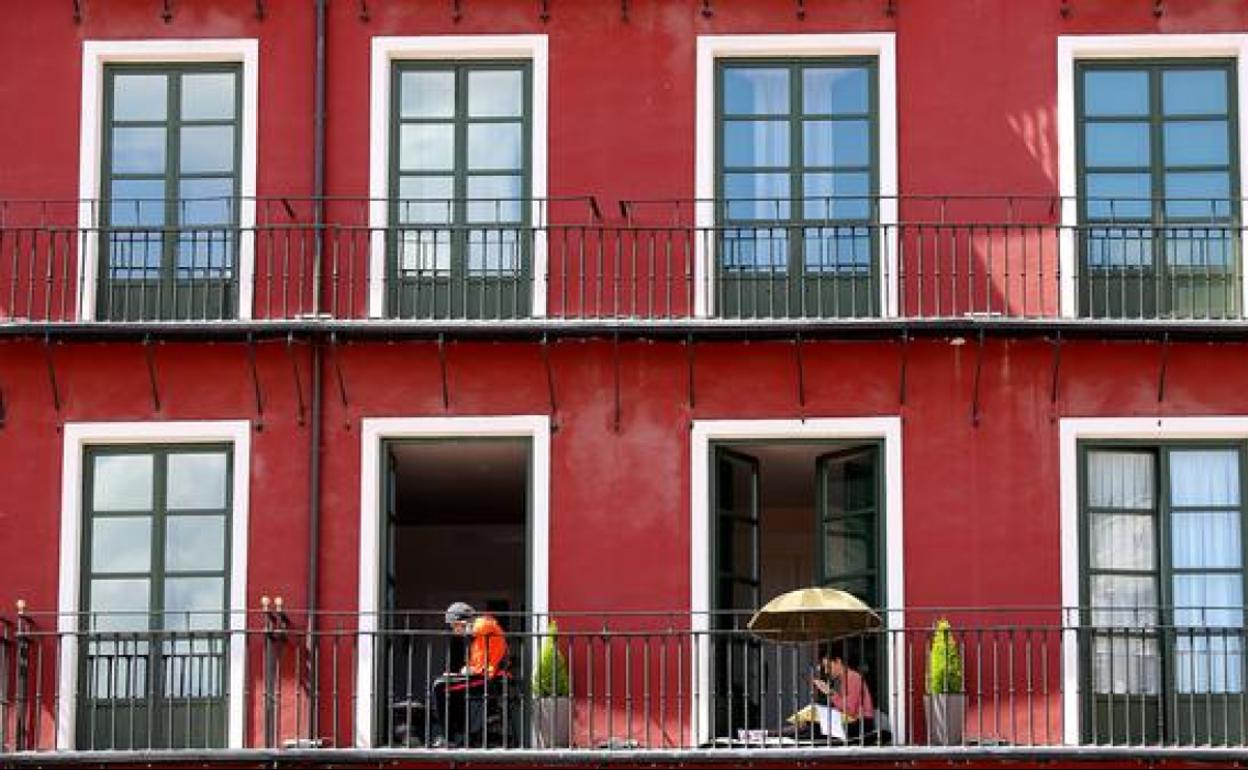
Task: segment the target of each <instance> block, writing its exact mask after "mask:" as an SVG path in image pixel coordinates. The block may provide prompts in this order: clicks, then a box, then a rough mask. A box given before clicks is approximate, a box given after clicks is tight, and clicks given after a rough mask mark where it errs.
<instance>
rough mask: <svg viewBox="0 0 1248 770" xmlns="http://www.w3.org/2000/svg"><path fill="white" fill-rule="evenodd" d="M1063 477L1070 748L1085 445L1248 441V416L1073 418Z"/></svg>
mask: <svg viewBox="0 0 1248 770" xmlns="http://www.w3.org/2000/svg"><path fill="white" fill-rule="evenodd" d="M1059 430H1060V434H1061V435H1060V440H1059V452H1060V461H1059V469H1060V470H1059V473H1060V485H1061V491H1060V495H1061V540H1062V551H1061V553H1062V562H1061V563H1062V607H1063V610H1062V626H1063V628H1064V629H1066V630H1065V631H1063V634H1062V636H1063V640H1062V658H1063V660H1062V670H1063V671H1064V677H1065V681H1063V683H1062V724H1063V725H1064V732H1065V735H1064V736H1063V737H1064V739H1065V743H1066V744H1067V745H1070V746H1074V745H1077V744H1078V743H1079V739H1080V737H1081V732H1082V731H1081V729H1080V727H1081V725H1082V724H1083V723H1082V721H1081V716H1082V714H1081V704H1080V693H1081V691H1082V687H1081V686H1080V673H1081V672H1080V670H1079V665H1080V660H1079V638H1078V633H1076V629H1077V628H1078V626H1079V622H1080V612H1079V609H1080V608H1079V601H1080V590H1079V588H1080V584H1081V576H1080V559H1079V544H1080V542H1081V539H1082V537H1083V532H1082V531H1081V530H1080V526H1079V444H1080V443H1081V442H1085V441H1098V440H1116V439H1137V440H1144V441H1155V442H1158V443H1163V442H1173V441H1199V440H1210V439H1211V440H1227V441H1245V440H1248V416H1240V415H1235V416H1223V417H1068V418H1063V419H1062V421H1061V426H1060V429H1059Z"/></svg>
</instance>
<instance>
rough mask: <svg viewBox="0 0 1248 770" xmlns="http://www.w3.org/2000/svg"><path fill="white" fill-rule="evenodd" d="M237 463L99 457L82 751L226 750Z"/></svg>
mask: <svg viewBox="0 0 1248 770" xmlns="http://www.w3.org/2000/svg"><path fill="white" fill-rule="evenodd" d="M232 464H233V452H232V449H231V447H229V446H228V445H213V444H204V445H198V444H197V445H160V446H141V445H134V446H131V445H126V446H109V447H93V448H91V449H89V450H87V452H86V455H85V468H86V472H85V474H84V479H83V537H82V543H83V545H82V556H81V558H82V587H81V597H82V598H81V607H82V610H83V612H82V615H81V622H80V632H81V633H82V635H83V636H82V640H81V642H80V647H79V662H78V667H79V682H80V685H79V691H80V697H79V701H78V720H77V722H78V727H77V743H76V745H77V747H78V748H80V749H146V748H215V747H221V746H224V743H225V713H226V703H225V695H226V681H227V679H226V676H227V670H226V669H227V653H228V649H227V648H228V644H229V639H228V635H227V633H226V632H227V630H228V628H229V573H230V560H231V558H232V554H231V553H230V548H229V543H230V531H231V527H230V520H231V516H232V509H233V501H232V491H233V483H232V478H233V467H232Z"/></svg>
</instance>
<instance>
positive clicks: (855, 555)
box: [823, 516, 876, 576]
mask: <svg viewBox="0 0 1248 770" xmlns="http://www.w3.org/2000/svg"><path fill="white" fill-rule="evenodd" d="M824 532H825V541H824V552H823V554H824V560H825V561H824V565H825V576H826V575H834V574H837V573H840V574H846V573H851V572H865V571H867V570H871V569H875V561H876V558H875V556H876V553H875V517H874V516H852V517H849V518H845V519H836V520H834V521H830V522H827V523H826V524H824Z"/></svg>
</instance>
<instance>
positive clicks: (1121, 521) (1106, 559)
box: [1088, 513, 1157, 571]
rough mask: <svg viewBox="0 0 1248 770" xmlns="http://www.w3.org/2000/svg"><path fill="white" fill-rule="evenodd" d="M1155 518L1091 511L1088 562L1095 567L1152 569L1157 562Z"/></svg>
mask: <svg viewBox="0 0 1248 770" xmlns="http://www.w3.org/2000/svg"><path fill="white" fill-rule="evenodd" d="M1156 549H1157V545H1156V542H1155V540H1154V531H1153V517H1152V516H1143V515H1140V514H1109V513H1090V514H1088V564H1089V566H1090V567H1092V568H1093V569H1123V570H1144V571H1151V570H1153V569H1155V568H1156V565H1157V550H1156Z"/></svg>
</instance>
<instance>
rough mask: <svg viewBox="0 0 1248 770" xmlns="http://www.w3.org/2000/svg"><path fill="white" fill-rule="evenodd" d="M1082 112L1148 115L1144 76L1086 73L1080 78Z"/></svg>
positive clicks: (1139, 73) (1106, 72)
mask: <svg viewBox="0 0 1248 770" xmlns="http://www.w3.org/2000/svg"><path fill="white" fill-rule="evenodd" d="M1083 111H1084V114H1085V115H1088V116H1090V117H1091V116H1119V115H1147V114H1148V73H1147V72H1120V71H1105V70H1102V71H1089V72H1085V73H1084V75H1083Z"/></svg>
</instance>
